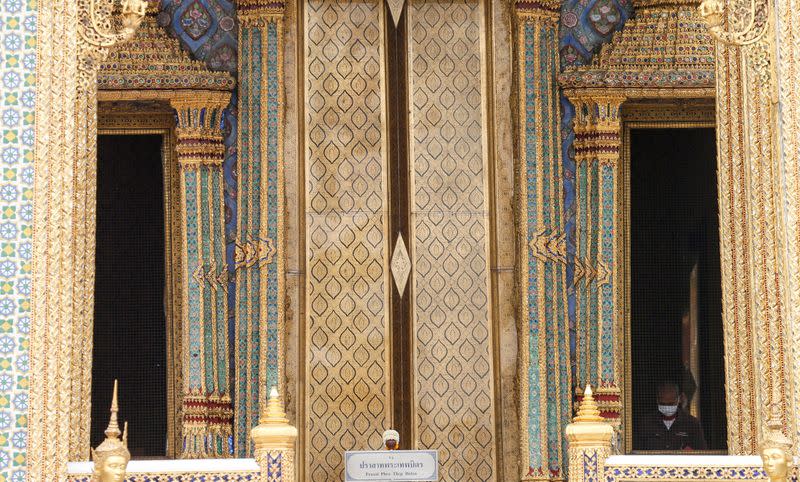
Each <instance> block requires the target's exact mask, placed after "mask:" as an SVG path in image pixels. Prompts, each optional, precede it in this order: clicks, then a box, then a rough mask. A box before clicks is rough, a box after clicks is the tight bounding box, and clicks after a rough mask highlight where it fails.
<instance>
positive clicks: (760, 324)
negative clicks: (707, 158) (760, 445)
mask: <svg viewBox="0 0 800 482" xmlns="http://www.w3.org/2000/svg"><path fill="white" fill-rule="evenodd" d="M780 3H781V2H774V3H773V2H767V1H759V0H753V1H749V2H748V1H733V2H728V3H727V4H725V5H723V4H721V3H718V2H714V1H710V0H706V1H704V2H703V3H702V4H701V6H700V8H699V11H700V14H701V15H703V16H704V18H705V20H706V21H707V22H708V24H709V27H710V32H711V34H712V35H713V36H714V37H715V38H716V39H717V40H718V44H717V45H718V50H719V56H718V58H717V79H718V81H717V94H718V95H717V102H718V106H717V112H718V131H717V132H718V134H717V137H718V146H719V151H720V159H721V161H723V162H720V174H719V176H720V193H732V194H733V195H729V196H727V198H726V197H725V196H722V195H721V197H720V211H721V217H720V219H721V221H722V228H723V229H722V236H721V246H722V250H723V254H722V255H723V263H722V267H723V268H722V269H723V297H724V298H726V299H725V300H724V301H725V302H724V303H723V306H725V307H726V309H725V313H724V315H725V316H724V322H725V329H726V340H725V341H726V353H725V355H726V376H727V377H728V378H727V381H728V387H729V389H728V391H727V394H728V426H729V447H730V448H731V449H732V450H733V451H736V452H739V453H742V452H745V453H747V452H752V451H754V450H755V441H756V439H757V438H758V435H757V434H758V429H759V428H760V427H761V426H763V422H764V420H765V419H764V414H762V413H760V410H759V407H763V406H765V405H767V404H770V403H775V404H778V406H779V418H780V421H781V423H783V424H788V425H789V426H790V427H795V428H796V423H797V421H796V417H795V415H794V406H795V403H796V397H797V395H796V389H794V391H793V394H792V396H789V392H790V388H789V387H791V386H793V385H794V381H793V380H794V379H795V378H796V377H797V370H796V369H795V368H794V367H796V364H795V362H794V359H795V356H794V354H793V351H794V349H793V344H792V343H791V341H790V340H792V338H791V337H792V336H793V333H795V332H796V328H795V327H794V326H793V325H794V324H795V323H796V322H795V321H794V320H795V319H796V316H795V313H796V310H797V308H796V307H795V306H793V303H795V302H796V301H797V296H798V295H797V288H798V284H797V275H796V273H793V272H792V271H791V270H792V269H793V268H796V267H797V254H798V252H797V246H798V244H797V238H796V233H797V226H796V224H797V223H796V217H795V216H796V214H795V212H796V210H797V160H796V156H795V155H794V154H793V153H789V154H788V155H787V151H785V149H784V147H785V146H784V145H782V144H781V137H780V136H781V133H780V132H779V129H780V128H781V127H782V124H783V122H784V119H786V117H784V114H783V112H782V111H781V110H780V109H779V107H778V102H779V98H780V92H779V90H778V84H779V79H781V78H782V77H781V76H779V75H778V73H779V72H780V71H781V70H779V69H778V66H777V58H778V57H777V55H778V52H777V48H776V46H777V45H778V44H780V45H786V42H788V45H792V42H793V41H794V42H795V43H796V40H793V35H792V33H791V31H785V32H781V33H780V34H779V33H778V32H777V31H776V28H775V24H776V20H775V18H776V16H775V10H774V8H773V5H776V6H777V5H778V4H780ZM784 12H785V13H786V14H787V15H790V13H789V11H787V10H784ZM781 34H786V36H787V38H782V35H781ZM785 53H786V50H784V54H785ZM784 73H786V74H788V76H787V77H786V78H785V80H786V82H785V83H784V84H783V85H784V87H788V86H791V85H792V84H793V83H794V84H796V78H794V79H792V78H791V75H792V71H791V70H789V71H784ZM790 90H791V87H790ZM794 104H795V101H794V100H789V99H786V103H785V108H786V109H787V111H786V112H787V114H788V116H789V117H788V118H789V119H791V116H792V114H791V113H792V108H793V107H792V106H793V105H794ZM788 125H789V126H791V121H790V122H789V123H788ZM790 130H791V129H790ZM794 137H795V138H796V135H795V136H794ZM791 142H792V141H790V143H791ZM790 145H791V144H790ZM725 161H727V162H725ZM737 171H738V172H739V173H741V174H738V175H739V176H741V177H743V178H744V180H745V181H744V182H742V181H741V180H739V179H736V178H735V177H733V176H736V175H737ZM726 258H727V259H726ZM732 258H734V259H732ZM735 258H738V260H739V261H738V264H737V266H739V265H741V266H742V267H743V268H744V269H737V268H731V267H730V265H728V263H727V262H728V261H729V260H730V261H733V262H735V261H737V259H735ZM726 265H728V266H726ZM732 269H733V270H735V272H731V270H732ZM729 303H730V304H729ZM787 366H792V367H793V368H792V369H790V370H787V369H786V367H787ZM732 382H733V383H732ZM731 387H733V389H731ZM795 432H796V430H793V431H792V433H793V435H794V436H795V437H796V433H795Z"/></svg>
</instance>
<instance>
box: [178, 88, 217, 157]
mask: <svg viewBox="0 0 800 482" xmlns="http://www.w3.org/2000/svg"><path fill="white" fill-rule="evenodd" d="M230 98H231V94H230V92H217V91H203V92H197V91H186V92H185V93H181V94H179V95H178V96H176V97H174V98H172V99H170V105H171V106H172V107H173V108H174V109H175V111H176V112H177V115H178V125H177V128H176V129H175V135H176V138H177V143H176V146H175V152H176V153H177V156H178V163H179V164H180V165H181V166H182V167H189V166H216V167H221V166H222V162H223V160H224V158H225V145H224V144H223V135H222V126H221V123H222V111H223V110H224V109H225V107H227V105H228V103H229V102H230Z"/></svg>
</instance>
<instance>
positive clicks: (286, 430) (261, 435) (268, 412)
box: [250, 386, 297, 463]
mask: <svg viewBox="0 0 800 482" xmlns="http://www.w3.org/2000/svg"><path fill="white" fill-rule="evenodd" d="M250 437H251V438H252V439H253V442H254V443H255V446H256V459H258V458H259V456H258V454H259V452H260V451H262V450H265V449H269V450H272V449H293V448H294V441H295V439H296V438H297V429H296V428H294V427H292V426H291V425H289V419H288V418H286V412H285V411H284V409H283V402H282V401H281V397H280V395H279V394H278V389H277V388H276V387H274V386H273V387H272V388H271V389H270V391H269V400H268V401H267V405H266V407H264V410H263V411H262V412H261V418H260V419H259V420H258V425H257V426H255V427H254V428H253V430H251V431H250ZM259 463H260V462H259Z"/></svg>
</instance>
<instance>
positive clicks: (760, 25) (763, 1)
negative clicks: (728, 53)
mask: <svg viewBox="0 0 800 482" xmlns="http://www.w3.org/2000/svg"><path fill="white" fill-rule="evenodd" d="M769 2H770V0H750V6H749V8H748V11H747V12H746V17H745V18H747V19H748V20H747V25H745V26H744V27H743V28H742V29H741V30H739V31H733V32H731V31H727V30H725V29H724V28H723V24H724V23H725V17H726V11H725V10H726V6H727V8H732V7H731V6H732V5H733V4H734V3H736V2H725V1H723V0H703V1H702V2H700V7H698V10H699V13H700V16H701V17H702V18H703V20H705V22H706V24H707V25H708V30H709V32H711V35H712V36H713V37H714V38H715V39H717V40H718V41H720V42H722V43H724V44H727V45H735V46H739V47H742V46H745V45H751V44H754V43H756V42H758V41H759V40H761V39H762V38H763V37H764V35H765V34H766V33H767V31H768V30H769V22H770V7H769ZM737 13H738V12H737Z"/></svg>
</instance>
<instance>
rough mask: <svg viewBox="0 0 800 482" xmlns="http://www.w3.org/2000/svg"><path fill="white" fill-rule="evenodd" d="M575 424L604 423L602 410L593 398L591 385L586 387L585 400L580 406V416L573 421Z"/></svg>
mask: <svg viewBox="0 0 800 482" xmlns="http://www.w3.org/2000/svg"><path fill="white" fill-rule="evenodd" d="M572 420H573V421H574V422H602V421H603V420H604V419H603V417H602V416H601V415H600V409H599V408H598V407H597V402H595V400H594V397H593V396H592V387H591V385H588V384H587V385H586V390H584V391H583V399H582V400H581V403H580V405H578V415H576V416H575V418H573V419H572Z"/></svg>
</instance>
